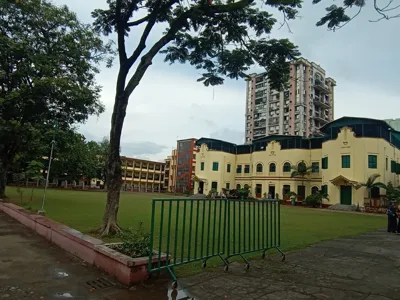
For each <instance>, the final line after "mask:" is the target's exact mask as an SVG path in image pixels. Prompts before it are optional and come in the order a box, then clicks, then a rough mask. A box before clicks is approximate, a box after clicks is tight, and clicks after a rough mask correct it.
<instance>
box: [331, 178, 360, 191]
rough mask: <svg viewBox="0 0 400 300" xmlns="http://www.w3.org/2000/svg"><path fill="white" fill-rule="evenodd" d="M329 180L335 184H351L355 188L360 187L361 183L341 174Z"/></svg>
mask: <svg viewBox="0 0 400 300" xmlns="http://www.w3.org/2000/svg"><path fill="white" fill-rule="evenodd" d="M330 182H331V183H332V184H334V185H336V186H341V185H351V186H353V187H354V188H355V189H359V188H360V187H361V184H360V183H359V182H357V181H354V180H350V179H348V178H346V177H344V176H342V175H339V176H336V177H335V178H333V179H331V180H330Z"/></svg>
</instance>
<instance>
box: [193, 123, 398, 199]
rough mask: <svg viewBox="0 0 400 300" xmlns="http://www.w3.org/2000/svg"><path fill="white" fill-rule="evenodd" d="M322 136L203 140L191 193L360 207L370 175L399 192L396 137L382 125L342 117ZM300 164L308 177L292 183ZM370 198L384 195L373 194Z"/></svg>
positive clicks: (373, 192) (200, 143)
mask: <svg viewBox="0 0 400 300" xmlns="http://www.w3.org/2000/svg"><path fill="white" fill-rule="evenodd" d="M321 133H322V135H321V136H318V137H310V138H306V137H300V136H284V135H275V136H268V137H264V138H262V139H258V140H256V141H254V142H252V143H251V144H244V145H235V144H232V143H228V142H224V141H220V140H215V139H207V138H201V139H199V140H198V141H197V145H198V146H199V147H200V151H199V153H198V159H197V163H196V183H195V189H197V188H200V190H201V191H202V192H203V193H208V192H209V191H210V190H212V189H214V190H216V191H218V192H220V191H221V190H222V189H223V188H226V189H234V188H241V187H244V186H245V185H248V186H249V187H250V189H251V192H252V195H253V196H255V197H258V198H260V197H263V196H265V195H272V196H276V194H278V198H280V199H282V198H285V195H287V194H288V192H289V191H292V192H295V193H296V194H297V195H298V198H299V200H302V199H304V197H306V196H308V195H310V194H311V193H312V192H313V191H314V190H317V189H318V190H323V191H325V192H326V193H327V194H328V195H329V200H326V199H325V200H324V202H325V204H336V203H341V204H355V205H357V204H359V205H360V206H363V205H364V203H365V202H369V200H368V192H367V190H366V189H365V188H363V187H362V183H365V182H367V180H368V178H369V176H371V175H372V174H379V175H380V177H379V178H378V180H377V181H379V182H383V183H385V184H387V183H388V182H392V184H393V185H394V186H395V187H396V186H399V183H400V182H399V174H400V132H398V131H396V130H394V129H393V128H391V127H390V126H389V125H388V124H387V123H386V122H384V121H381V120H374V119H366V118H351V117H343V118H340V119H338V120H336V121H333V122H331V123H328V124H326V125H324V126H323V127H322V128H321ZM302 161H304V162H305V163H306V165H307V166H312V171H311V174H310V175H309V176H306V177H305V178H304V179H302V178H301V177H294V178H292V177H291V172H292V170H293V169H292V167H293V166H298V164H299V163H300V162H302ZM371 193H372V197H373V198H379V196H380V195H381V193H382V194H384V190H382V189H381V190H380V189H379V188H374V189H373V190H372V191H371Z"/></svg>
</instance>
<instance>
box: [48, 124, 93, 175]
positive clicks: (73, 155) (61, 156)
mask: <svg viewBox="0 0 400 300" xmlns="http://www.w3.org/2000/svg"><path fill="white" fill-rule="evenodd" d="M63 134H64V136H63V137H61V138H62V139H63V140H64V144H61V145H58V146H57V148H56V149H55V153H54V161H53V163H52V171H51V174H50V175H51V176H52V178H54V177H58V178H64V179H67V180H74V181H79V180H80V179H82V178H95V177H96V175H97V157H96V155H97V153H98V151H97V149H92V142H89V143H88V142H86V140H85V137H84V136H83V135H82V134H79V133H76V132H74V131H70V132H67V133H66V132H64V133H63ZM60 135H61V134H60ZM60 146H61V147H60Z"/></svg>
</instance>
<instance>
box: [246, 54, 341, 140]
mask: <svg viewBox="0 0 400 300" xmlns="http://www.w3.org/2000/svg"><path fill="white" fill-rule="evenodd" d="M335 86H336V82H335V80H334V79H332V78H330V77H326V75H325V70H324V69H322V68H321V67H320V66H319V65H317V64H316V63H313V62H309V61H307V60H306V59H304V58H300V59H298V60H296V61H293V62H291V65H290V87H289V88H288V89H286V90H285V91H282V92H278V91H276V90H272V89H271V88H270V85H269V83H268V77H267V74H266V73H261V74H252V75H251V76H250V78H249V79H247V94H246V125H245V127H246V131H245V135H246V143H250V142H252V141H253V140H254V139H257V138H261V137H264V136H268V135H299V136H306V137H308V136H311V135H318V134H319V128H320V127H321V126H323V125H325V124H326V123H328V122H330V121H333V117H334V115H333V111H334V87H335Z"/></svg>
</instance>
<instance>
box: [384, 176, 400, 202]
mask: <svg viewBox="0 0 400 300" xmlns="http://www.w3.org/2000/svg"><path fill="white" fill-rule="evenodd" d="M385 198H386V200H387V201H388V202H391V201H392V202H395V203H398V202H399V201H400V189H399V188H398V187H396V188H395V187H394V186H393V184H392V182H390V181H389V183H388V184H387V186H386V196H385Z"/></svg>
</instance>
